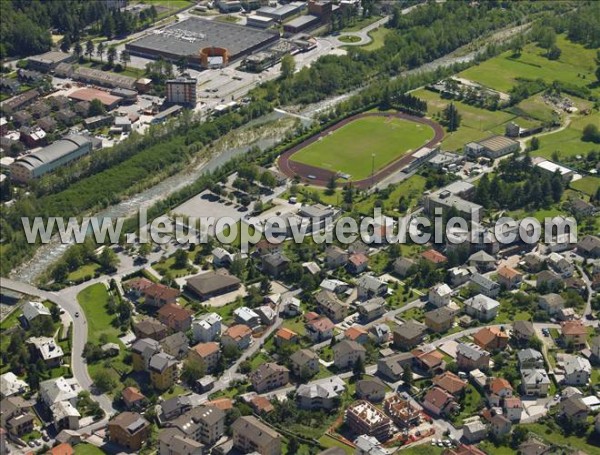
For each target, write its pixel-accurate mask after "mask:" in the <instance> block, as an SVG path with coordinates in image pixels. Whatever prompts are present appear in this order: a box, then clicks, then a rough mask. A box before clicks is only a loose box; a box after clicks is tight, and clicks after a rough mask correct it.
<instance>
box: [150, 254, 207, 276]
mask: <svg viewBox="0 0 600 455" xmlns="http://www.w3.org/2000/svg"><path fill="white" fill-rule="evenodd" d="M152 268H153V269H154V270H156V271H157V272H158V273H160V274H161V275H165V274H166V273H167V272H169V273H170V274H171V276H172V277H174V278H179V277H182V276H186V275H190V274H192V273H195V272H196V271H197V270H198V269H197V268H196V267H193V268H189V269H188V268H187V267H183V268H177V267H176V266H175V256H174V255H173V256H171V257H170V258H168V259H167V260H166V261H164V262H157V263H156V264H153V265H152Z"/></svg>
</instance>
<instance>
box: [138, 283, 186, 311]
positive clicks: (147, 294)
mask: <svg viewBox="0 0 600 455" xmlns="http://www.w3.org/2000/svg"><path fill="white" fill-rule="evenodd" d="M180 294H181V292H180V291H179V289H173V288H171V287H169V286H165V285H164V284H160V283H152V284H151V285H150V286H148V287H145V288H144V290H142V296H143V297H144V303H145V304H146V305H150V306H151V307H155V308H161V307H163V306H165V305H169V304H175V303H177V298H178V297H179V295H180Z"/></svg>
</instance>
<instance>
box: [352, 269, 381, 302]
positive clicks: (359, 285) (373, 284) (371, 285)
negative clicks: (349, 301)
mask: <svg viewBox="0 0 600 455" xmlns="http://www.w3.org/2000/svg"><path fill="white" fill-rule="evenodd" d="M356 290H357V293H358V298H359V299H361V300H364V299H371V298H373V297H383V296H385V295H387V291H388V287H387V283H385V282H384V281H382V280H380V279H379V278H377V277H375V276H373V275H363V276H361V277H360V278H359V279H358V280H356Z"/></svg>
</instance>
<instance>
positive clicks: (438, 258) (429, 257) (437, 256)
mask: <svg viewBox="0 0 600 455" xmlns="http://www.w3.org/2000/svg"><path fill="white" fill-rule="evenodd" d="M421 258H423V259H424V260H426V261H427V262H431V263H432V264H434V265H436V266H437V265H441V264H445V263H446V262H448V258H447V257H446V256H444V255H443V254H442V253H440V252H439V251H436V250H434V249H430V250H427V251H424V252H423V253H421Z"/></svg>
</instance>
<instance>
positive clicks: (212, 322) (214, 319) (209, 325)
mask: <svg viewBox="0 0 600 455" xmlns="http://www.w3.org/2000/svg"><path fill="white" fill-rule="evenodd" d="M221 321H222V318H221V316H219V315H218V314H217V313H207V314H203V315H200V316H198V317H197V318H195V319H194V320H193V321H192V333H193V334H194V340H195V341H198V342H202V343H207V342H209V341H213V340H215V338H217V337H218V336H220V335H221Z"/></svg>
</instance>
